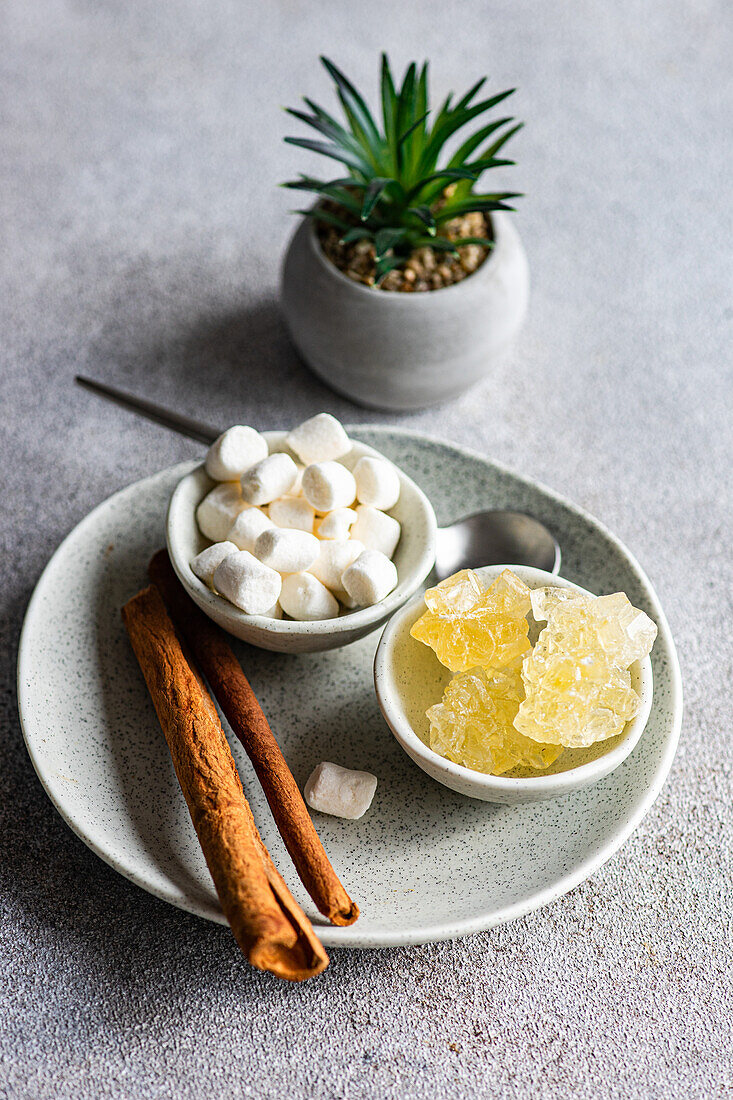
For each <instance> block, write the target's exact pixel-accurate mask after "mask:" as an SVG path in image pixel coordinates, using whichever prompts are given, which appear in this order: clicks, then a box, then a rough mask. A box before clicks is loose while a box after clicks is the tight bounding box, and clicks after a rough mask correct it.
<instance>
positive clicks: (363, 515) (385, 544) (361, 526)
mask: <svg viewBox="0 0 733 1100" xmlns="http://www.w3.org/2000/svg"><path fill="white" fill-rule="evenodd" d="M401 532H402V528H401V527H400V525H399V523H398V521H397V520H396V519H394V517H393V516H388V515H386V513H384V512H380V510H379V509H378V508H372V506H371V505H370V504H360V505H359V506H358V507H357V509H356V522H355V524H354V526H353V527H352V528H351V537H352V539H358V540H359V542H363V543H364V545H365V546H366V547H367V549H368V550H380V551H381V552H382V553H383V554H384V555H385V556H386V557H388V558H391V557H392V555H393V554H394V552H395V550H396V548H397V543H398V542H399V541H400V534H401Z"/></svg>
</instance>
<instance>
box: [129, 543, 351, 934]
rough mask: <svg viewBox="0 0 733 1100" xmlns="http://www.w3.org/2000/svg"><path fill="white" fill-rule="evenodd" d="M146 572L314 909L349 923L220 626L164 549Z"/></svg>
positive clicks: (345, 904) (344, 902) (346, 906)
mask: <svg viewBox="0 0 733 1100" xmlns="http://www.w3.org/2000/svg"><path fill="white" fill-rule="evenodd" d="M148 575H149V577H150V579H151V581H152V582H153V584H155V586H156V587H157V588H158V589H159V590H160V593H161V595H162V597H163V600H164V602H165V604H166V606H167V608H168V611H169V613H170V615H171V617H172V619H173V621H174V622H175V624H176V627H177V628H178V630H179V631H180V632H181V634H182V635H183V637H184V638H185V639H186V642H187V643H188V645H189V646H190V647H191V650H192V651H193V654H194V656H195V659H196V662H197V663H198V665H199V667H200V668H201V671H202V672H203V674H204V676H205V677H206V679H207V680H208V682H209V685H210V687H211V690H212V692H213V693H214V695H215V697H216V698H217V700H218V701H219V705H220V706H221V709H222V710H223V712H224V714H225V715H226V718H227V721H228V722H229V724H230V726H231V727H232V729H233V730H234V732H235V733H236V735H237V737H238V738H239V740H240V741H241V742H242V745H243V746H244V749H245V751H246V753H247V755H248V756H249V758H250V760H251V761H252V765H253V767H254V769H255V772H256V773H257V778H258V779H259V781H260V783H261V784H262V789H263V790H264V792H265V797H266V798H267V801H268V803H269V805H270V809H271V811H272V816H273V817H274V819H275V823H276V825H277V827H278V829H279V831H280V835H281V836H282V838H283V841H284V842H285V847H286V848H287V850H288V852H289V853H290V857H291V859H292V861H293V863H294V864H295V868H296V870H297V872H298V874H299V875H300V878H301V881H302V883H303V885H304V886H305V888H306V890H307V891H308V893H309V894H310V896H311V897H312V899H313V901H314V903H315V905H316V907H317V908H318V910H319V912H321V913H323V914H324V916H326V917H328V919H329V920H330V921H332V922H333V923H334V924H337V925H346V924H353V922H354V921H355V920H356V918H357V917H358V916H359V909H358V907H357V906H356V904H355V903H354V902H353V901H352V900H351V899H350V897H349V895H348V894H347V893H346V890H345V889H344V887H343V885H342V884H341V881H340V879H339V878H338V876H337V874H336V872H335V871H334V869H333V867H332V866H331V863H330V862H329V859H328V856H327V855H326V852H325V850H324V847H323V845H322V843H321V841H320V839H319V836H318V833H317V832H316V830H315V826H314V825H313V821H312V819H311V816H310V814H309V813H308V810H307V808H306V805H305V802H304V801H303V797H302V795H301V793H300V789H299V788H298V784H297V783H296V782H295V780H294V778H293V775H292V773H291V771H290V769H289V768H288V765H287V763H286V761H285V758H284V756H283V754H282V752H281V750H280V746H279V745H278V743H277V741H276V740H275V737H274V735H273V733H272V730H271V729H270V725H269V723H268V721H267V718H266V717H265V715H264V713H263V711H262V708H261V707H260V704H259V703H258V702H257V698H256V696H255V693H254V691H253V690H252V687H251V685H250V683H249V680H248V679H247V677H246V676H245V674H244V671H243V669H242V666H241V665H240V663H239V661H238V660H237V658H236V656H235V654H234V652H233V650H232V648H231V646H230V645H229V642H228V641H227V639H226V637H225V635H224V633H223V631H222V630H220V629H219V627H217V626H216V625H215V624H214V623H213V622H212V621H211V619H209V618H207V616H206V615H204V613H203V612H202V611H200V610H199V608H198V607H197V606H196V604H195V603H194V602H193V600H191V599H190V597H189V596H188V594H187V593H186V590H185V589H184V587H183V585H182V584H181V582H180V581H179V580H178V577H177V576H176V575H175V573H174V571H173V566H172V565H171V563H170V558H169V557H168V553H167V551H165V550H159V551H158V553H157V554H155V556H154V557H153V559H152V560H151V562H150V565H149V566H148Z"/></svg>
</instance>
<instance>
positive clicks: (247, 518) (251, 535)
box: [227, 507, 274, 553]
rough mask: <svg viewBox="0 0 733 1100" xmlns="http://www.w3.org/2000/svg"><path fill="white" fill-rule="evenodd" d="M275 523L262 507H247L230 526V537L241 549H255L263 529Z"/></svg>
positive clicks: (250, 550) (265, 529)
mask: <svg viewBox="0 0 733 1100" xmlns="http://www.w3.org/2000/svg"><path fill="white" fill-rule="evenodd" d="M273 526H274V524H273V522H272V520H271V519H269V518H268V516H266V515H265V513H264V512H263V511H262V510H261V509H260V508H250V507H247V508H245V510H244V511H243V512H240V513H239V515H238V516H237V518H236V519H235V521H234V523H233V524H232V526H231V527H230V528H229V534H228V536H227V537H228V539H229V541H230V542H233V543H236V545H237V547H238V548H239V549H240V550H249V552H250V553H252V551H253V550H254V545H255V543H256V542H257V539H258V538H259V536H260V535H261V534H262V532H263V531H267V530H268V528H270V527H273Z"/></svg>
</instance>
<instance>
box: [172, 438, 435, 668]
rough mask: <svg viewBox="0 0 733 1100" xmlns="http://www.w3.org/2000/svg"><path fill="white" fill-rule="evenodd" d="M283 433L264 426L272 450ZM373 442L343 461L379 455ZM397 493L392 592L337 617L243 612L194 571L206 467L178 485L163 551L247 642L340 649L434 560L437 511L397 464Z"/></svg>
mask: <svg viewBox="0 0 733 1100" xmlns="http://www.w3.org/2000/svg"><path fill="white" fill-rule="evenodd" d="M286 434H287V433H286V432H265V433H264V435H265V438H266V439H267V442H268V446H269V448H270V454H273V453H274V452H276V451H280V450H285V451H287V448H286V446H285V436H286ZM376 454H378V452H377V451H376V450H374V448H372V447H369V446H367V445H365V444H364V443H361V442H359V441H358V440H353V446H352V449H351V451H350V452H349V453H348V454H347V455H344V456H343V458H342V459H341V462H342V463H343V464H344V465H345V466H346V467H347V468H348V469H350V470H351V469H353V468H354V466H355V465H356V463H357V462H358V460H359V459H360V458H361V457H362V456H363V455H376ZM397 472H398V474H399V478H400V499H399V500H398V501H397V504H396V505H395V506H394V508H391V509H390V515H392V516H394V518H395V519H396V520H398V521H399V523H400V525H401V528H402V533H401V535H400V541H399V543H398V544H397V550H396V551H395V555H394V562H395V565H396V566H397V575H398V582H397V587H396V588H395V589H394V591H393V592H390V594H389V595H388V596H387V597H386V598H385V599H383V600H381V601H380V602H379V603H378V604H374V606H372V607H362V608H359V609H358V610H356V611H342V613H341V614H340V615H339V617H338V618H337V619H325V620H318V621H316V622H295V621H293V620H291V619H268V618H266V617H264V616H262V615H246V614H245V613H244V612H243V611H240V610H239V608H237V607H235V606H234V605H233V604H231V603H230V602H229V601H228V600H225V599H224V598H223V597H222V596H219V595H218V593H216V592H212V591H211V589H210V588H208V587H207V586H206V585H205V584H204V583H203V581H201V580H199V578H198V577H197V576H195V574H194V573H193V572H192V570H191V566H190V562H191V560H192V559H193V558H194V557H195V556H196V554H198V553H199V551H200V550H203V549H204V547H205V546H208V545H209V540H208V539H206V538H204V536H203V535H202V534H201V532H200V531H199V528H198V524H197V523H196V508H197V507H198V505H199V504H200V502H201V501H202V500H203V498H204V497H205V496H206V494H207V493H208V492H209V490H210V489H211V488H213V486H214V482H213V481H212V480H211V479H210V478H209V477H208V476H207V474H206V471H205V470H204V468H203V466H196V467H195V468H194V469H192V470H188V471H187V472H186V474H185V476H184V477H182V478H181V480H180V482H179V483H178V485H177V486H176V487H175V489H174V491H173V493H172V495H171V501H170V504H169V506H168V513H167V517H166V542H167V544H168V552H169V554H170V557H171V561H172V563H173V568H174V569H175V571H176V573H177V574H178V577H179V579H180V581H181V583H182V584H183V585H184V587H185V588H186V590H187V591H188V593H189V595H190V596H191V598H192V599H193V600H195V602H196V603H197V604H198V606H199V607H200V608H201V610H202V611H204V612H206V614H207V615H208V616H209V617H210V618H212V619H213V620H214V622H216V623H218V624H219V626H221V627H223V628H224V630H227V631H228V632H229V633H230V634H233V635H234V636H235V637H237V638H240V639H241V640H242V641H244V642H248V643H249V644H250V645H256V646H260V647H261V648H262V649H270V650H275V651H277V652H279V653H318V652H321V651H323V650H325V649H338V648H339V647H340V646H345V645H349V644H350V643H351V642H355V641H357V640H358V639H359V638H363V637H365V636H366V635H367V634H370V633H371V632H372V631H373V630H376V629H377V628H378V627H380V626H382V624H383V623H385V622H386V621H387V619H388V618H389V616H390V615H391V614H392V613H393V612H394V611H396V610H397V608H398V607H401V606H402V605H403V603H405V602H406V601H407V600H409V598H410V597H411V596H412V595H413V593H415V592H416V591H417V590H418V588H419V587H420V585H421V584H422V582H423V581H424V580H425V578H426V577H427V575H428V573H429V572H430V570H431V569H432V567H433V564H434V562H435V527H436V523H435V513H434V512H433V508H432V505H431V504H430V501H429V500H428V498H427V497H426V496H425V494H424V493H423V491H422V490H421V489H420V488H419V486H417V485H416V484H415V482H414V481H413V480H412V479H411V478H409V477H407V476H406V475H405V474H404V473H403V471H402V470H399V469H398V471H397Z"/></svg>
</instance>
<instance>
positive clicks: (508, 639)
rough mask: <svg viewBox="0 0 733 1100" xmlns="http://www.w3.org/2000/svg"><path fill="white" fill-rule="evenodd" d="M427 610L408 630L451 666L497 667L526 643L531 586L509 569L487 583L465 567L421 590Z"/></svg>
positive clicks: (461, 669) (457, 668)
mask: <svg viewBox="0 0 733 1100" xmlns="http://www.w3.org/2000/svg"><path fill="white" fill-rule="evenodd" d="M425 603H426V605H427V610H426V612H425V614H424V615H422V616H421V617H420V618H419V619H418V620H417V622H416V623H415V624H414V626H413V627H412V629H411V631H410V634H411V635H412V637H413V638H417V640H418V641H419V642H423V643H424V644H425V645H427V646H430V648H431V649H433V650H435V653H436V654H437V657H438V660H439V661H440V662H441V663H442V664H444V665H445V666H446V668H449V669H451V671H452V672H465V671H466V670H467V669H469V668H475V667H480V668H485V669H500V668H502V667H504V666H505V665H508V664H510V662H512V661H513V660H514V659H515V658H516V657H519V656H521V655H522V654H523V653H526V652H527V651H528V650H529V648H530V644H529V639H528V637H527V633H528V630H529V624H528V623H527V618H526V616H527V612H528V611H529V609H530V590H529V588H528V587H527V585H526V584H524V582H523V581H521V580H520V579H519V577H516V576H515V575H514V574H513V573H512V572H511V570H510V569H505V570H504V572H503V573H501V574H500V575H499V576H498V577H497V579H496V580H495V581H494V583H493V584H492V585H491V586H490V587H489V588H486V589H485V588H484V587H483V585H482V584H481V581H480V580H479V578H478V576H477V574H476V573H474V572H473V570H471V569H464V570H463V571H462V572H460V573H456V574H455V575H454V576H452V577H448V579H447V580H444V581H441V583H440V584H439V585H437V586H436V587H435V588H429V589H428V591H427V592H426V593H425Z"/></svg>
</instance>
